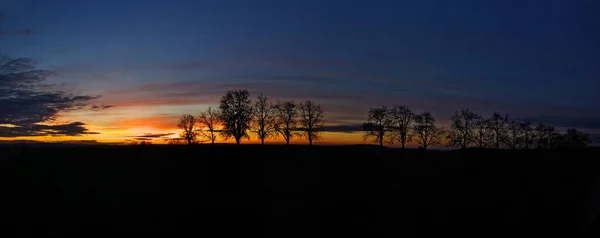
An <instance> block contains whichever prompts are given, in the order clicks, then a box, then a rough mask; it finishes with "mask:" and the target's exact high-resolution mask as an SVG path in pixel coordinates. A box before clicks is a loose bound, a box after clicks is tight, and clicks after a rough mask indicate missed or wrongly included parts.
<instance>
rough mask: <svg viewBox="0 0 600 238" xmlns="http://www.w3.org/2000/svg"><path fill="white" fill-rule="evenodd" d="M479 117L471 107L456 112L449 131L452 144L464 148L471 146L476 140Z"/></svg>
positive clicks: (449, 139)
mask: <svg viewBox="0 0 600 238" xmlns="http://www.w3.org/2000/svg"><path fill="white" fill-rule="evenodd" d="M479 117H480V116H479V115H477V114H475V113H474V112H472V111H471V110H469V109H461V110H459V111H457V112H455V113H454V116H452V119H451V120H452V123H451V125H450V131H449V133H448V141H449V142H450V144H451V145H454V146H457V147H460V148H462V149H465V148H467V147H469V146H470V145H471V144H472V143H473V142H474V138H475V129H476V123H477V120H478V119H479Z"/></svg>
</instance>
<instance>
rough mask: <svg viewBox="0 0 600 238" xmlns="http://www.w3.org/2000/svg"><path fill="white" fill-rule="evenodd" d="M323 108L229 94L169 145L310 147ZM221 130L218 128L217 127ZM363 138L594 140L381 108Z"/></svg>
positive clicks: (468, 142) (187, 122) (502, 143)
mask: <svg viewBox="0 0 600 238" xmlns="http://www.w3.org/2000/svg"><path fill="white" fill-rule="evenodd" d="M323 115H324V108H323V106H322V105H320V104H316V103H314V102H313V101H311V100H306V101H302V102H299V103H296V102H294V101H275V102H272V101H271V100H270V99H269V98H268V97H267V96H264V95H262V94H261V95H258V96H257V97H256V99H254V100H251V99H250V93H249V92H248V90H233V91H228V92H227V93H226V94H225V95H223V97H222V98H221V100H220V104H219V108H218V109H215V108H212V107H209V108H208V109H207V110H206V111H204V112H201V113H200V115H199V116H192V115H189V114H186V115H183V116H181V118H180V120H179V124H178V128H180V129H181V134H180V138H177V139H173V140H170V141H169V143H170V144H195V143H198V137H199V136H201V137H203V138H206V139H207V140H208V141H210V142H211V143H213V144H214V142H215V140H216V139H217V137H218V136H222V137H223V138H224V139H229V138H232V137H233V138H234V139H235V141H236V143H237V144H239V143H240V142H241V140H242V139H244V138H246V139H249V138H250V133H254V134H256V135H257V137H258V138H259V139H260V141H261V144H263V145H264V144H265V140H267V139H275V138H277V137H279V136H281V137H282V138H283V139H284V140H285V142H286V144H289V143H290V140H291V139H292V138H294V137H302V138H306V139H307V141H308V144H309V145H312V144H313V141H318V140H320V139H322V137H321V134H320V133H321V132H322V131H323V130H324V127H323ZM217 127H219V128H217ZM362 129H363V131H364V132H365V134H364V139H365V140H372V141H373V142H376V143H378V144H379V146H381V147H383V146H384V144H396V143H398V144H400V145H401V146H402V148H403V149H404V147H405V145H406V144H407V143H409V142H415V143H417V144H418V145H419V147H420V148H422V149H427V148H428V147H429V146H431V145H445V146H451V147H456V148H463V149H464V148H468V147H476V148H495V149H501V148H508V149H534V148H537V149H552V148H584V147H587V146H588V145H589V144H590V143H591V141H590V139H589V136H588V135H587V134H584V133H582V132H580V131H578V130H576V129H568V130H567V131H566V132H563V133H560V132H558V131H557V130H556V129H555V128H554V127H552V126H549V125H545V124H538V125H536V126H533V125H532V123H531V122H530V121H527V120H523V121H517V120H512V119H510V118H509V116H508V115H504V116H502V114H500V113H494V114H493V115H492V116H491V117H489V118H486V117H483V116H481V115H479V114H477V113H474V112H472V111H470V110H469V109H461V110H458V111H456V112H455V113H454V116H453V117H452V118H451V124H450V126H449V127H448V128H444V127H440V126H437V125H436V119H435V117H434V116H433V115H432V114H431V112H428V111H426V112H422V113H414V112H413V111H412V110H411V109H409V108H408V107H406V106H378V107H373V108H371V109H369V112H368V117H367V121H366V122H365V123H363V125H362Z"/></svg>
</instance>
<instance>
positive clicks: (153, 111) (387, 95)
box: [0, 0, 600, 144]
mask: <svg viewBox="0 0 600 238" xmlns="http://www.w3.org/2000/svg"><path fill="white" fill-rule="evenodd" d="M599 11H600V1H597V0H573V1H566V0H537V1H533V0H532V1H527V0H519V1H516V0H514V1H513V0H501V1H480V0H463V1H448V0H414V1H413V0H410V1H409V0H407V1H402V0H391V1H379V0H370V1H347V0H346V1H333V0H332V1H323V0H297V1H296V0H290V1H281V0H279V1H246V0H219V1H200V0H196V1H177V0H168V1H167V0H162V1H159V0H147V1H142V0H118V1H117V0H97V1H96V0H93V1H92V0H69V1H67V0H52V1H48V0H0V12H2V15H1V18H0V54H6V55H8V56H10V57H12V58H19V57H29V58H33V59H36V60H38V61H39V64H38V67H39V68H41V69H51V70H54V71H56V73H57V75H56V76H53V77H49V78H48V79H47V81H46V82H45V83H49V84H50V83H51V84H56V85H55V87H57V88H61V89H69V90H74V92H78V93H79V94H82V95H91V96H96V95H101V97H99V98H97V99H94V100H93V102H92V103H93V104H94V105H99V106H102V105H105V106H110V107H107V108H106V109H104V110H77V111H71V112H63V113H60V114H59V117H58V118H57V120H56V121H55V122H53V123H58V124H68V123H73V122H82V123H84V124H85V125H84V127H85V128H87V130H88V132H94V133H93V134H84V135H78V136H17V137H14V136H13V137H0V140H40V141H74V140H77V141H97V142H111V143H113V142H118V143H120V142H126V141H132V140H136V139H138V140H139V139H140V138H145V139H152V140H153V141H154V142H155V143H160V142H161V141H163V139H164V138H170V137H176V136H177V135H178V130H177V128H176V125H177V122H178V118H179V116H181V115H182V114H192V115H198V114H199V113H200V112H201V111H203V110H205V109H206V108H207V107H208V106H214V107H218V101H219V99H220V97H221V96H222V95H223V94H224V93H225V92H226V91H227V90H232V89H248V90H249V91H250V93H251V95H252V98H254V97H255V96H256V95H257V94H259V93H263V94H265V95H267V96H269V97H271V98H272V99H274V100H277V99H281V100H296V101H300V100H307V99H311V100H313V101H315V102H317V103H320V104H322V105H323V106H324V107H325V109H326V114H325V120H326V125H327V126H328V129H329V131H328V132H325V133H324V134H323V140H322V141H321V144H362V143H363V139H362V133H361V132H359V131H357V130H359V129H360V127H359V125H360V124H361V123H362V122H364V121H365V120H366V117H367V111H368V109H369V108H370V107H372V106H377V105H381V104H385V105H406V106H408V107H410V108H411V109H412V110H413V111H415V112H421V111H425V110H429V111H431V112H432V113H433V115H434V116H436V118H437V119H438V121H439V123H440V125H445V124H447V121H448V120H449V118H450V117H451V115H452V113H453V112H454V111H455V110H457V109H461V108H469V109H471V110H473V111H476V112H478V113H481V114H483V115H485V116H490V115H491V114H492V113H493V112H494V111H498V112H501V113H503V114H504V113H508V114H509V115H510V116H511V117H512V118H514V119H529V120H531V121H532V122H534V123H538V122H543V123H548V124H551V125H554V126H556V127H557V128H559V129H564V128H570V127H573V128H578V129H580V130H583V131H585V132H587V133H590V134H591V135H592V139H593V140H595V141H597V139H595V138H599V137H598V135H599V134H600V103H599V102H600V93H598V89H600V67H599V66H600V30H599V29H600V17H599V14H598V12H599ZM0 105H1V104H0ZM2 110H3V109H2V108H0V111H2ZM273 141H281V139H278V140H273ZM229 142H233V139H232V140H230V141H229ZM253 142H256V139H253ZM296 142H302V143H305V141H304V140H296ZM242 143H248V142H246V141H243V142H242ZM367 143H369V142H368V141H367Z"/></svg>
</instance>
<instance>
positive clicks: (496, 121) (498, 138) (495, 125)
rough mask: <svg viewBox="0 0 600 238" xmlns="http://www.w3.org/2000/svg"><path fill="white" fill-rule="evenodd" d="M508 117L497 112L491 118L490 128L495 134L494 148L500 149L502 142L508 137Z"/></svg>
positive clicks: (493, 134)
mask: <svg viewBox="0 0 600 238" xmlns="http://www.w3.org/2000/svg"><path fill="white" fill-rule="evenodd" d="M506 124H507V117H504V118H503V117H502V115H500V113H497V112H495V113H494V115H492V118H491V119H490V124H489V126H490V130H491V132H492V136H493V143H494V148H496V149H500V144H501V143H502V141H503V140H504V138H506Z"/></svg>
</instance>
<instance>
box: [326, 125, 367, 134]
mask: <svg viewBox="0 0 600 238" xmlns="http://www.w3.org/2000/svg"><path fill="white" fill-rule="evenodd" d="M323 130H324V131H327V132H344V133H353V132H360V131H363V130H362V125H360V124H351V125H333V126H324V128H323Z"/></svg>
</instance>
